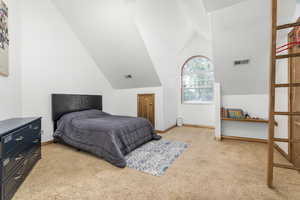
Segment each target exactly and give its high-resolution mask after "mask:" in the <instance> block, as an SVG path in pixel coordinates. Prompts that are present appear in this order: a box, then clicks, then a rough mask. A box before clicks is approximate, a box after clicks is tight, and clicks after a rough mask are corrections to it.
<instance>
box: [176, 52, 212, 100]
mask: <svg viewBox="0 0 300 200" xmlns="http://www.w3.org/2000/svg"><path fill="white" fill-rule="evenodd" d="M194 58H205V59H207V60H209V61H210V62H211V59H209V58H208V57H206V56H202V55H196V56H191V57H189V58H188V59H187V60H186V61H185V62H184V63H183V65H182V67H181V76H180V87H181V88H180V92H181V104H184V105H211V104H214V100H213V101H184V100H183V90H184V89H185V88H184V87H183V70H184V67H185V65H186V64H187V63H188V62H189V61H190V60H192V59H194ZM212 72H214V70H212ZM203 73H204V72H203ZM213 89H214V85H213Z"/></svg>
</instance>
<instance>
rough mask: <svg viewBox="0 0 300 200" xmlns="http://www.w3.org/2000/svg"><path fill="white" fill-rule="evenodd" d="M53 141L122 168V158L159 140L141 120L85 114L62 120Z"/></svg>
mask: <svg viewBox="0 0 300 200" xmlns="http://www.w3.org/2000/svg"><path fill="white" fill-rule="evenodd" d="M54 138H56V139H57V140H59V141H60V140H61V141H62V142H64V143H66V144H69V145H71V146H74V147H76V148H78V149H81V150H84V151H87V152H90V153H92V154H95V155H96V156H98V157H101V158H103V159H104V160H106V161H108V162H110V163H111V164H113V165H115V166H117V167H121V168H123V167H125V166H126V160H125V155H127V154H128V153H130V152H131V151H133V150H134V149H136V148H137V147H139V146H141V145H143V144H145V143H147V142H149V141H151V140H153V139H156V140H157V139H160V136H158V135H156V134H155V133H154V131H153V127H152V125H151V123H150V122H149V121H148V120H146V119H144V118H139V117H125V116H115V115H110V114H108V113H105V112H102V111H99V110H86V111H80V112H72V113H68V114H65V115H64V116H62V117H61V118H60V120H59V121H58V123H57V129H56V131H55V133H54Z"/></svg>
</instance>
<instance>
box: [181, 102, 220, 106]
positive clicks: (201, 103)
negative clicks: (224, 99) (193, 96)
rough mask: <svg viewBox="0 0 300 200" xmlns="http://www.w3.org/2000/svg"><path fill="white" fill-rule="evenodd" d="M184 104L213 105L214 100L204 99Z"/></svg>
mask: <svg viewBox="0 0 300 200" xmlns="http://www.w3.org/2000/svg"><path fill="white" fill-rule="evenodd" d="M181 104H183V105H213V104H214V102H213V101H203V102H182V103H181Z"/></svg>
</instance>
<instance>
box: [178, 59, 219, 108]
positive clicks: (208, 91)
mask: <svg viewBox="0 0 300 200" xmlns="http://www.w3.org/2000/svg"><path fill="white" fill-rule="evenodd" d="M182 88H183V101H184V102H193V103H194V102H196V103H197V102H208V101H213V88H214V72H213V66H212V64H211V63H210V61H209V60H208V59H207V58H205V57H200V56H199V57H194V58H192V59H190V60H189V61H188V62H187V63H186V64H185V66H184V67H183V72H182Z"/></svg>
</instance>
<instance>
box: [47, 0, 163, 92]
mask: <svg viewBox="0 0 300 200" xmlns="http://www.w3.org/2000/svg"><path fill="white" fill-rule="evenodd" d="M52 1H53V3H54V4H55V5H56V7H57V8H58V9H59V10H60V12H61V13H62V15H63V16H64V17H65V19H66V20H67V22H68V23H69V25H70V26H71V28H72V30H73V31H74V32H75V34H76V35H77V36H78V38H79V39H80V40H81V42H82V43H83V45H85V47H86V48H87V50H88V51H89V52H90V54H91V56H92V57H93V58H94V60H95V62H96V63H97V65H98V66H99V68H100V69H101V71H102V72H103V73H104V75H105V76H106V78H107V79H108V80H109V82H110V83H111V85H112V87H113V88H115V89H125V88H140V87H154V86H161V82H160V80H159V77H158V75H157V73H156V71H155V69H154V67H153V63H152V61H151V59H150V56H149V54H148V52H147V49H146V47H145V44H144V41H143V39H142V37H141V35H140V33H139V31H138V30H137V27H136V25H135V23H134V13H132V9H131V4H132V1H128V0H127V1H123V0H113V1H112V0H89V1H85V0H52ZM57 31H59V30H57ZM128 74H131V75H132V76H133V78H132V79H126V78H125V75H128Z"/></svg>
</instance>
